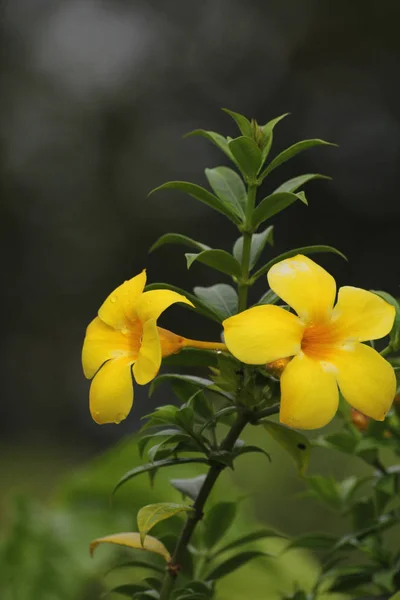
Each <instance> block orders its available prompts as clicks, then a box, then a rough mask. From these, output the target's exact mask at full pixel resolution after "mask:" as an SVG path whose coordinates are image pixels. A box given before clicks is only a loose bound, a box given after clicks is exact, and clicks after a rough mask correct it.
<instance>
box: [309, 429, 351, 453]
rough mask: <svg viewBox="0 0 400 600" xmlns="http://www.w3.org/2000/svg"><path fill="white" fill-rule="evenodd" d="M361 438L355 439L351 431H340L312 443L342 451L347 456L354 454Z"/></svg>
mask: <svg viewBox="0 0 400 600" xmlns="http://www.w3.org/2000/svg"><path fill="white" fill-rule="evenodd" d="M359 439H360V438H359V437H355V436H354V435H353V434H352V433H351V432H349V431H338V432H337V433H332V434H330V435H326V436H320V437H318V438H317V439H315V440H313V441H312V445H313V446H322V447H323V448H330V449H331V450H340V451H341V452H345V453H346V454H354V450H355V448H356V446H357V444H358V440H359Z"/></svg>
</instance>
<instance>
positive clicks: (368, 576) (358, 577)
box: [329, 565, 376, 593]
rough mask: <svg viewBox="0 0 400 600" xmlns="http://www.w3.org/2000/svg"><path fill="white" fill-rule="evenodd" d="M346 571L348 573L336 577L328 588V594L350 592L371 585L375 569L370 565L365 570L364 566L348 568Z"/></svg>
mask: <svg viewBox="0 0 400 600" xmlns="http://www.w3.org/2000/svg"><path fill="white" fill-rule="evenodd" d="M348 571H349V572H348V573H344V574H343V575H338V576H337V577H336V579H335V581H334V582H333V584H332V585H331V586H330V588H329V591H330V592H337V593H341V592H351V591H352V590H354V589H355V588H358V587H359V586H360V585H366V584H369V583H371V582H372V577H373V575H374V573H375V571H376V567H373V566H372V565H371V566H370V567H367V568H366V567H365V565H360V566H359V567H350V568H349V569H348Z"/></svg>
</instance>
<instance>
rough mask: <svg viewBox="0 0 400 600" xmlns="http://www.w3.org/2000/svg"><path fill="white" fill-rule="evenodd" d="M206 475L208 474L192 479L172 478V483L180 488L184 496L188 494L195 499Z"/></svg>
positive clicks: (176, 487) (179, 490)
mask: <svg viewBox="0 0 400 600" xmlns="http://www.w3.org/2000/svg"><path fill="white" fill-rule="evenodd" d="M206 477H207V475H199V476H198V477H192V478H191V479H170V484H171V485H172V486H173V487H174V488H175V489H176V490H178V492H181V494H183V495H184V496H188V497H189V498H191V499H192V500H193V501H195V500H196V498H197V496H198V495H199V492H200V490H201V488H202V485H203V483H204V480H205V478H206Z"/></svg>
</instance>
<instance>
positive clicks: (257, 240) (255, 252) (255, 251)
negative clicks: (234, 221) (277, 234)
mask: <svg viewBox="0 0 400 600" xmlns="http://www.w3.org/2000/svg"><path fill="white" fill-rule="evenodd" d="M267 243H268V244H270V245H271V246H273V244H274V226H273V225H270V226H269V227H267V229H265V230H264V231H262V232H261V233H253V235H252V238H251V249H250V264H249V266H250V269H252V268H253V267H254V265H255V264H256V262H257V261H258V259H259V258H260V255H261V253H262V251H263V250H264V247H265V244H267ZM242 255H243V236H241V237H240V238H239V239H237V240H236V242H235V245H234V246H233V256H234V257H235V258H236V260H237V261H238V262H239V263H241V262H242Z"/></svg>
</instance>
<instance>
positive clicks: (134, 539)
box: [90, 532, 171, 562]
mask: <svg viewBox="0 0 400 600" xmlns="http://www.w3.org/2000/svg"><path fill="white" fill-rule="evenodd" d="M104 543H107V544H117V545H118V546H128V548H135V549H136V550H149V551H150V552H155V553H156V554H160V555H161V556H162V557H163V558H165V560H166V561H167V562H169V561H170V560H171V555H170V553H169V552H168V550H167V549H166V547H165V546H164V544H162V543H161V542H160V541H159V540H157V539H156V538H154V537H152V536H151V535H148V536H146V539H145V540H144V542H143V544H142V542H141V541H140V534H139V533H130V532H128V533H114V534H112V535H107V536H105V537H102V538H98V539H97V540H94V541H93V542H92V543H91V544H90V554H91V555H92V556H93V552H94V551H95V549H96V548H97V546H98V545H99V544H104Z"/></svg>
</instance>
